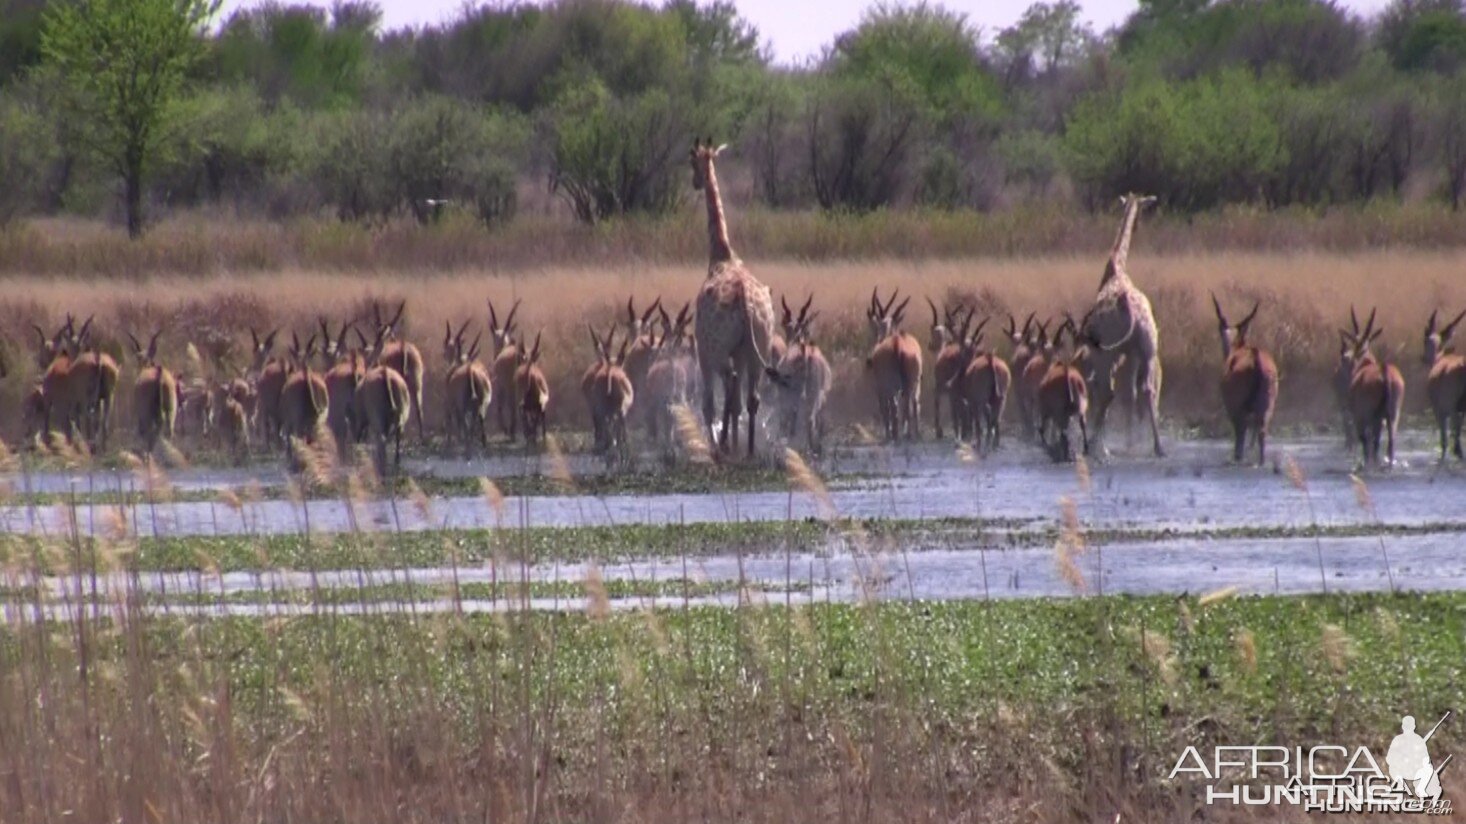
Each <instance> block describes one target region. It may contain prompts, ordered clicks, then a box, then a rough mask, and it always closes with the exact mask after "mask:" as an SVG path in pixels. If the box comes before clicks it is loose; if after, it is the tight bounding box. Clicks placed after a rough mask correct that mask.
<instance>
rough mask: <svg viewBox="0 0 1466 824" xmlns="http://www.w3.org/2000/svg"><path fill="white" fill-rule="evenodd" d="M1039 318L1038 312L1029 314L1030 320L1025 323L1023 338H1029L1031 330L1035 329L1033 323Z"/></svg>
mask: <svg viewBox="0 0 1466 824" xmlns="http://www.w3.org/2000/svg"><path fill="white" fill-rule="evenodd" d="M1037 317H1038V313H1037V312H1029V313H1028V319H1027V320H1025V321H1023V336H1024V337H1028V332H1029V330H1031V329H1033V322H1034V320H1035V319H1036V318H1037Z"/></svg>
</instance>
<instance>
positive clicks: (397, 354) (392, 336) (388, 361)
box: [372, 300, 428, 442]
mask: <svg viewBox="0 0 1466 824" xmlns="http://www.w3.org/2000/svg"><path fill="white" fill-rule="evenodd" d="M406 308H407V301H405V300H404V301H402V302H401V303H399V304H397V313H396V314H394V315H393V316H392V319H391V320H390V321H387V323H386V324H383V323H382V313H381V309H380V308H379V307H378V306H377V304H376V303H375V302H373V303H372V312H373V315H374V319H375V320H376V321H377V331H378V333H382V334H384V335H385V337H384V341H385V342H384V344H383V346H382V353H381V358H380V365H381V366H385V367H387V368H388V369H395V370H396V371H397V374H398V375H401V376H402V379H403V381H404V382H405V383H406V384H407V392H408V396H409V398H410V400H411V401H412V415H413V416H414V417H416V418H417V439H418V441H420V442H426V441H427V439H428V436H427V430H426V428H425V424H424V423H423V406H422V385H423V359H422V352H421V351H420V350H419V349H418V348H417V346H416V345H414V344H413V343H411V342H409V341H406V340H402V339H400V338H399V336H398V328H399V327H398V324H399V323H400V322H401V321H402V311H403V310H404V309H406Z"/></svg>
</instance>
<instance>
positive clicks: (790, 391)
mask: <svg viewBox="0 0 1466 824" xmlns="http://www.w3.org/2000/svg"><path fill="white" fill-rule="evenodd" d="M813 300H814V296H813V295H811V296H810V299H809V300H807V301H805V303H804V307H803V308H801V309H800V310H799V317H798V319H797V320H795V322H794V323H793V325H792V326H790V327H789V328H788V330H787V334H788V335H789V339H788V345H787V347H786V348H785V351H784V357H783V359H781V360H780V361H779V362H778V364H776V365H775V367H774V369H775V371H776V372H777V373H778V377H777V378H775V379H774V381H773V382H774V387H775V391H776V392H777V393H778V399H779V407H780V418H781V419H782V422H783V429H784V436H785V437H786V438H794V437H797V436H798V434H799V427H800V426H801V425H802V426H803V427H804V432H805V437H806V439H807V443H808V445H809V451H810V453H811V454H819V453H820V452H821V451H823V449H824V434H825V427H824V409H825V399H826V398H827V397H828V396H829V394H830V387H831V385H832V384H833V383H834V372H833V371H832V370H831V369H830V362H829V361H828V360H826V359H825V355H824V353H823V352H821V351H820V348H819V346H818V345H816V344H815V341H814V335H813V333H812V332H811V331H810V329H811V326H812V324H813V323H814V319H815V318H816V317H817V316H818V315H819V312H817V311H816V312H809V306H810V303H811V302H813ZM806 313H807V314H806Z"/></svg>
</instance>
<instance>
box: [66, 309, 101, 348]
mask: <svg viewBox="0 0 1466 824" xmlns="http://www.w3.org/2000/svg"><path fill="white" fill-rule="evenodd" d="M96 317H97V316H96V315H87V322H86V323H83V324H82V325H81V331H80V332H77V333H76V340H77V342H78V343H79V342H81V341H84V340H86V339H87V335H89V334H91V331H92V321H93V320H94V319H95V318H96ZM66 325H67V326H70V325H71V321H70V319H68V320H67V321H66Z"/></svg>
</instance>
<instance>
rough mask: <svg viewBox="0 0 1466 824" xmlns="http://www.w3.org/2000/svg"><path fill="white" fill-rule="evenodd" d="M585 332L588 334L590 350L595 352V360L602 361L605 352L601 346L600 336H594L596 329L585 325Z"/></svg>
mask: <svg viewBox="0 0 1466 824" xmlns="http://www.w3.org/2000/svg"><path fill="white" fill-rule="evenodd" d="M585 331H587V332H589V333H590V347H591V349H593V350H595V353H596V359H597V360H604V359H605V357H606V350H605V349H604V348H603V347H602V345H601V336H600V335H597V334H596V328H595V327H594V326H591V325H590V324H589V323H587V324H586V325H585Z"/></svg>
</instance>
